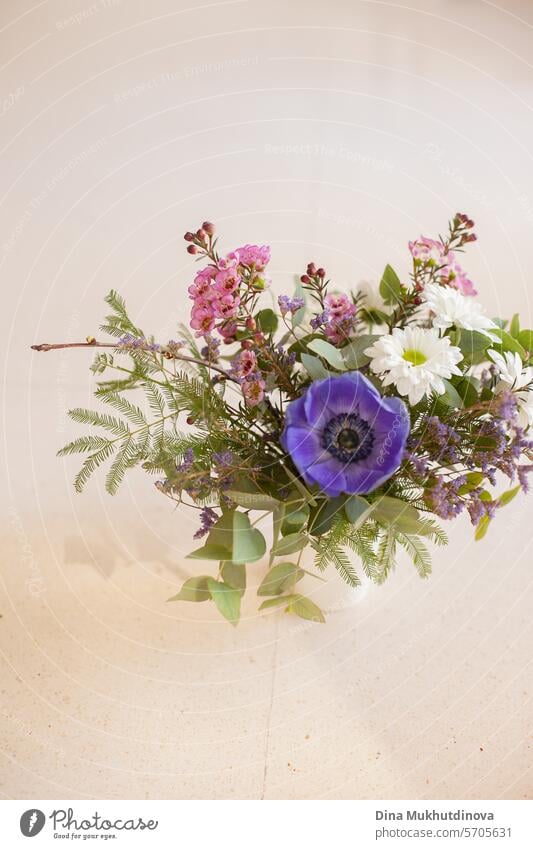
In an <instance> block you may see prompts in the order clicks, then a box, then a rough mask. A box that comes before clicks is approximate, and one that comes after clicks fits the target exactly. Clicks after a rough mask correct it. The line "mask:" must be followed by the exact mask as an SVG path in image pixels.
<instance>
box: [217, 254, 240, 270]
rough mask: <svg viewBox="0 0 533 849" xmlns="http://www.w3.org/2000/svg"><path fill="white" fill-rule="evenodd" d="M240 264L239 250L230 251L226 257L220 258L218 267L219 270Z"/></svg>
mask: <svg viewBox="0 0 533 849" xmlns="http://www.w3.org/2000/svg"><path fill="white" fill-rule="evenodd" d="M238 264H239V251H230V253H229V254H227V255H226V256H225V257H222V259H219V261H218V262H217V268H218V270H219V271H225V270H226V269H228V268H237V266H238Z"/></svg>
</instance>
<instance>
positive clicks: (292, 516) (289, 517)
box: [281, 504, 309, 536]
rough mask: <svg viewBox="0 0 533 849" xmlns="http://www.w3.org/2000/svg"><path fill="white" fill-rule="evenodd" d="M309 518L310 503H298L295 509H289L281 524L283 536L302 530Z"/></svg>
mask: <svg viewBox="0 0 533 849" xmlns="http://www.w3.org/2000/svg"><path fill="white" fill-rule="evenodd" d="M308 519H309V505H308V504H300V505H296V506H295V507H294V508H293V509H287V510H286V512H285V516H284V519H283V523H282V525H281V533H282V536H287V535H288V534H293V533H295V532H296V531H301V530H302V528H303V527H305V525H306V524H307V520H308Z"/></svg>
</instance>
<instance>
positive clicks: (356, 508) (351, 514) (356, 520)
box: [344, 495, 374, 527]
mask: <svg viewBox="0 0 533 849" xmlns="http://www.w3.org/2000/svg"><path fill="white" fill-rule="evenodd" d="M373 509H374V507H373V505H372V504H369V503H368V501H367V500H366V499H365V498H362V497H361V496H360V495H350V497H349V498H348V499H347V500H346V501H345V502H344V512H345V513H346V518H347V519H348V521H349V522H351V523H352V525H356V526H357V527H360V526H361V525H362V524H364V522H365V521H366V520H367V519H368V517H369V516H370V514H371V513H372V511H373Z"/></svg>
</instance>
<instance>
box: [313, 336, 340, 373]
mask: <svg viewBox="0 0 533 849" xmlns="http://www.w3.org/2000/svg"><path fill="white" fill-rule="evenodd" d="M307 347H308V348H309V350H310V351H313V353H315V354H318V355H319V357H322V359H323V360H325V361H326V362H327V363H329V365H330V366H333V368H336V369H338V371H344V369H345V368H346V366H345V365H344V360H343V358H342V354H341V352H340V351H339V349H338V348H336V347H335V346H334V345H332V344H331V343H330V342H326V340H325V339H313V340H312V341H311V342H309V344H308V346H307Z"/></svg>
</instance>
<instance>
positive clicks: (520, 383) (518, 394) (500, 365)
mask: <svg viewBox="0 0 533 849" xmlns="http://www.w3.org/2000/svg"><path fill="white" fill-rule="evenodd" d="M488 355H489V357H490V358H491V360H492V361H493V363H494V364H495V365H496V367H497V369H498V372H499V374H498V383H497V384H496V387H495V390H494V391H495V392H502V391H503V390H505V389H511V390H512V392H513V393H514V396H515V398H516V401H517V404H518V411H519V416H518V424H519V425H520V427H523V428H526V427H531V425H533V391H532V388H531V387H533V368H531V366H526V367H525V368H524V365H523V363H522V360H521V358H520V356H519V354H513V353H511V352H510V351H506V352H505V353H504V354H499V353H498V352H497V351H489V352H488Z"/></svg>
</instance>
